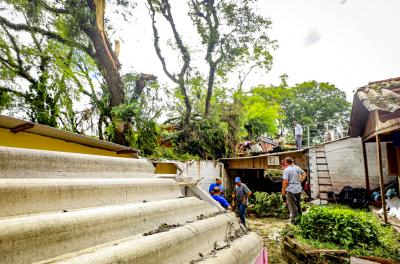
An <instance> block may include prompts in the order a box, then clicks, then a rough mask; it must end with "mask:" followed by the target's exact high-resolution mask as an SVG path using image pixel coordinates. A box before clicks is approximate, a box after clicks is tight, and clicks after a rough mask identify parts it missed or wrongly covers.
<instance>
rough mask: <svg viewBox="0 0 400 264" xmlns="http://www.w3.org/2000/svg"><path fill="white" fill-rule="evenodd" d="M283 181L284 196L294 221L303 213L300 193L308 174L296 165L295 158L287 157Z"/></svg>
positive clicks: (291, 219)
mask: <svg viewBox="0 0 400 264" xmlns="http://www.w3.org/2000/svg"><path fill="white" fill-rule="evenodd" d="M284 167H285V169H284V170H283V177H282V179H283V181H282V198H284V200H286V201H287V205H288V207H289V212H290V222H291V223H293V221H295V219H296V217H297V216H298V215H301V206H300V195H301V191H302V190H303V188H302V187H301V182H302V181H304V180H305V179H306V177H307V174H306V173H305V172H304V171H303V170H302V169H301V168H300V167H299V166H296V165H294V162H293V159H292V158H290V157H287V158H285V161H284Z"/></svg>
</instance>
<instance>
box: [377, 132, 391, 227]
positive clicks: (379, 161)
mask: <svg viewBox="0 0 400 264" xmlns="http://www.w3.org/2000/svg"><path fill="white" fill-rule="evenodd" d="M375 139H376V152H377V158H378V175H379V183H380V187H381V200H382V208H383V219H384V221H385V223H386V224H387V223H388V220H387V212H386V201H385V182H384V181H383V173H382V151H381V139H380V137H379V134H377V135H376V136H375Z"/></svg>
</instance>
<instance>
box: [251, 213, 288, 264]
mask: <svg viewBox="0 0 400 264" xmlns="http://www.w3.org/2000/svg"><path fill="white" fill-rule="evenodd" d="M246 221H247V222H248V225H249V227H250V229H251V231H254V232H256V233H257V234H259V235H260V236H261V237H262V238H263V241H264V247H265V248H267V250H268V260H269V263H271V264H286V262H284V261H283V259H282V254H281V245H282V242H281V239H280V235H279V233H280V231H281V230H282V229H283V228H284V227H285V225H286V223H287V221H288V220H282V219H277V218H249V219H246Z"/></svg>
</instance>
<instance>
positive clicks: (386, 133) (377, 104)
mask: <svg viewBox="0 0 400 264" xmlns="http://www.w3.org/2000/svg"><path fill="white" fill-rule="evenodd" d="M349 135H350V136H351V137H360V138H361V140H362V147H363V157H364V162H365V165H366V166H365V183H366V187H367V189H370V187H371V186H370V185H371V182H373V181H376V180H377V179H378V180H379V185H380V190H381V193H385V190H384V186H385V173H384V171H385V170H386V171H387V176H388V177H392V179H396V178H394V177H399V176H400V77H399V78H393V79H387V80H382V81H376V82H370V83H369V84H368V85H366V86H363V87H361V88H359V89H358V90H357V91H356V93H355V95H354V99H353V108H352V114H351V120H350V129H349ZM368 144H369V145H371V144H372V145H374V147H375V151H374V153H375V156H376V157H375V160H376V162H377V167H376V168H377V169H376V171H371V170H370V164H369V163H370V161H371V159H370V157H371V155H368V148H367V145H368ZM375 172H377V174H378V177H375V176H374V175H372V174H374V173H375ZM381 197H382V205H383V209H384V220H385V222H387V214H386V206H385V199H384V195H381Z"/></svg>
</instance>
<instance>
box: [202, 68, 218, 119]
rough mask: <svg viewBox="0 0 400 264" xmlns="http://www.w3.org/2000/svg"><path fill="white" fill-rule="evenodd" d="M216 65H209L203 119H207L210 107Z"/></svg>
mask: <svg viewBox="0 0 400 264" xmlns="http://www.w3.org/2000/svg"><path fill="white" fill-rule="evenodd" d="M216 68H217V67H216V65H215V64H214V63H211V64H210V72H209V75H208V84H207V97H206V106H205V110H204V117H205V118H207V117H208V116H209V115H210V107H211V97H212V92H213V87H214V79H215V71H216Z"/></svg>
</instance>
